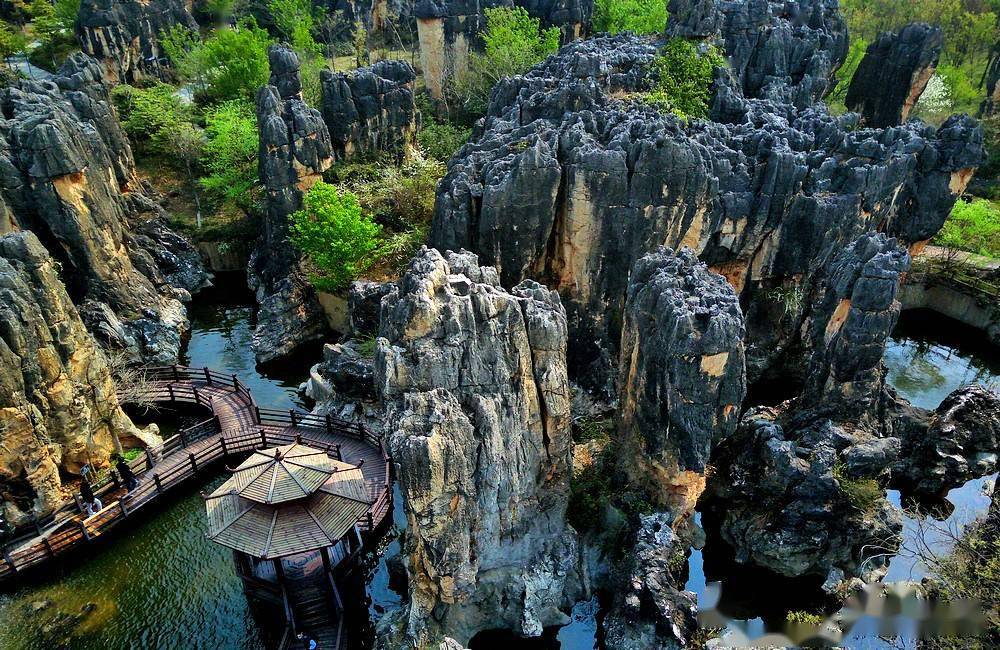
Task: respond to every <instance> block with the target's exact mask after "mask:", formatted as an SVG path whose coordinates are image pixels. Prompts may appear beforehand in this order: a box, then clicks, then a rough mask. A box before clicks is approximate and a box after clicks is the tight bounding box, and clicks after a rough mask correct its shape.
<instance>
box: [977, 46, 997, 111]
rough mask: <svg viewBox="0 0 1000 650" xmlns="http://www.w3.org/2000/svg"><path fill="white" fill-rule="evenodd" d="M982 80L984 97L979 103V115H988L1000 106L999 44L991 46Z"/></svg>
mask: <svg viewBox="0 0 1000 650" xmlns="http://www.w3.org/2000/svg"><path fill="white" fill-rule="evenodd" d="M983 80H984V81H985V82H986V97H985V99H983V102H982V103H981V104H980V105H979V116H980V117H990V116H992V115H994V114H996V112H997V109H998V108H1000V44H997V45H994V46H993V53H992V54H991V55H990V62H989V63H988V64H987V66H986V73H985V74H984V75H983Z"/></svg>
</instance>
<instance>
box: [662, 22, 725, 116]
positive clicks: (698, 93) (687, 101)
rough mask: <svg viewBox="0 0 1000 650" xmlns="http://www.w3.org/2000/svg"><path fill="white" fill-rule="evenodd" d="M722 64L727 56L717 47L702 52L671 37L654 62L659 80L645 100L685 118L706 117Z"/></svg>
mask: <svg viewBox="0 0 1000 650" xmlns="http://www.w3.org/2000/svg"><path fill="white" fill-rule="evenodd" d="M723 65H725V59H724V58H723V57H722V55H721V54H720V53H719V51H718V50H717V49H715V47H713V46H709V47H708V49H706V50H705V51H704V52H699V51H698V45H696V44H694V43H692V42H690V41H687V40H685V39H683V38H672V39H670V40H669V41H667V44H666V45H664V46H663V49H662V50H661V51H660V53H659V54H658V55H657V57H656V60H655V61H654V62H653V69H654V71H655V72H656V77H657V79H656V83H655V85H654V87H653V90H652V91H651V92H649V93H648V94H647V95H646V101H648V102H649V103H650V104H653V105H654V106H656V107H657V108H659V109H660V110H664V111H670V112H671V113H674V114H675V115H677V116H679V117H682V118H702V117H705V116H706V115H708V102H709V100H710V99H711V98H712V76H713V74H714V71H715V68H717V67H721V66H723Z"/></svg>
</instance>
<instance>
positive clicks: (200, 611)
mask: <svg viewBox="0 0 1000 650" xmlns="http://www.w3.org/2000/svg"><path fill="white" fill-rule="evenodd" d="M219 284H220V288H218V289H213V290H209V291H208V292H206V293H203V294H200V295H199V296H198V297H197V298H196V299H195V301H194V302H193V303H192V304H191V305H190V306H189V317H190V319H191V325H192V334H191V340H190V342H189V343H188V346H187V351H186V354H185V355H184V358H183V359H182V363H187V364H190V365H192V366H196V367H200V366H209V367H210V368H213V369H215V370H219V371H223V372H226V373H236V374H238V375H239V376H240V379H241V380H243V381H244V382H245V383H247V384H248V385H249V387H250V390H251V391H252V392H253V394H254V397H255V398H256V399H257V401H258V402H259V403H260V404H261V405H262V406H268V407H272V408H290V407H293V406H299V405H301V403H300V398H299V397H298V394H297V391H296V389H297V387H298V385H299V384H300V383H301V382H302V381H303V380H304V379H305V378H306V376H307V374H308V363H309V362H308V361H307V360H305V361H300V362H298V365H297V366H296V365H292V366H290V367H283V368H281V369H270V370H266V371H261V370H259V369H257V368H256V366H255V363H254V358H253V353H252V352H251V350H250V336H251V333H252V331H253V320H252V319H253V310H252V308H251V307H250V306H249V305H250V304H251V296H250V294H249V292H248V291H247V290H246V289H245V288H243V287H241V285H240V284H239V283H238V282H237V283H234V282H232V281H227V280H226V279H225V278H223V279H222V281H221V283H219ZM164 416H166V414H164ZM153 419H154V420H155V419H156V417H155V416H154V418H153ZM170 428H171V427H170V426H169V420H167V421H166V423H165V426H164V429H165V430H169V429H170ZM223 478H224V477H223V476H222V475H221V474H220V475H219V476H217V477H214V478H213V479H212V480H211V481H207V482H205V483H204V484H202V485H195V484H191V486H190V488H189V489H187V490H186V491H184V492H183V493H182V494H179V495H178V496H177V497H176V498H175V499H174V500H173V501H170V502H168V503H167V504H165V507H163V508H162V509H160V510H159V512H157V513H156V514H154V515H151V516H148V517H144V518H142V519H140V520H138V521H136V522H134V523H133V524H132V525H133V526H134V530H133V531H132V532H124V531H120V530H119V531H116V534H115V536H114V537H113V539H112V540H111V541H110V543H104V544H101V545H99V546H97V547H96V548H95V550H94V551H93V552H92V553H89V554H79V555H77V556H75V557H73V558H72V560H71V562H72V564H70V565H67V566H64V567H62V568H61V569H59V570H58V571H56V572H53V573H52V574H50V575H47V576H44V577H42V578H41V579H39V580H36V581H35V582H34V584H33V585H32V586H30V587H28V588H24V589H21V590H18V591H16V592H14V593H2V594H0V621H2V623H0V649H3V650H21V649H24V650H29V649H37V648H56V647H62V645H63V644H65V646H66V647H69V648H74V649H75V648H80V649H83V648H87V649H90V648H93V649H100V650H110V649H117V648H164V649H168V648H185V649H186V648H206V649H208V648H212V649H217V648H247V649H250V650H253V649H255V648H264V647H268V646H267V644H266V641H267V638H266V636H265V634H266V633H265V632H264V631H262V630H261V629H259V627H258V625H257V624H256V623H255V621H254V619H253V617H252V615H251V611H250V607H249V605H248V604H247V601H246V598H245V597H244V595H243V592H242V589H241V587H240V583H239V580H238V578H237V577H236V573H235V571H234V569H233V563H232V555H231V553H230V551H228V550H227V549H225V548H223V547H221V546H219V545H218V544H213V543H211V542H209V541H208V540H207V539H205V536H204V535H205V527H206V526H205V524H206V521H205V506H204V504H203V502H202V500H201V497H200V496H199V491H210V490H211V489H213V488H214V487H215V486H216V485H218V484H219V483H220V482H221V481H222V480H223ZM49 603H51V604H49ZM42 605H45V606H44V608H43V609H41V610H40V611H38V612H35V611H34V609H35V608H36V607H41V606H42ZM84 610H91V611H90V612H89V613H85V611H84Z"/></svg>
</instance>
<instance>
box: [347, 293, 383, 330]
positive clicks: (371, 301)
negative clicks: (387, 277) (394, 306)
mask: <svg viewBox="0 0 1000 650" xmlns="http://www.w3.org/2000/svg"><path fill="white" fill-rule="evenodd" d="M392 290H393V284H392V283H391V282H372V281H370V280H355V281H354V282H352V283H351V286H350V288H349V289H348V290H347V309H348V312H349V315H350V320H351V334H353V335H354V336H375V335H377V334H378V328H379V318H380V316H381V313H382V298H383V297H385V296H386V295H388V294H389V293H390V292H392Z"/></svg>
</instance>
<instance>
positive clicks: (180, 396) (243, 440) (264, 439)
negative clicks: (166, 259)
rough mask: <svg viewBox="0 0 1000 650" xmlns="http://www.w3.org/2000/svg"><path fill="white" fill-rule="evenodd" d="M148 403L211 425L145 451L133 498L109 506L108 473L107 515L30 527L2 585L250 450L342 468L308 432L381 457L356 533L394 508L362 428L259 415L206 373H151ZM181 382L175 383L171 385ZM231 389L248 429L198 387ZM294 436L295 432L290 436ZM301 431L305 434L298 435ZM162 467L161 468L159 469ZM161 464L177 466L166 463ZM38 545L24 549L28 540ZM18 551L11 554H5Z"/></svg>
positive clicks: (17, 542) (8, 557)
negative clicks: (225, 423)
mask: <svg viewBox="0 0 1000 650" xmlns="http://www.w3.org/2000/svg"><path fill="white" fill-rule="evenodd" d="M148 377H150V378H151V379H152V380H153V381H154V382H156V383H155V384H151V393H150V395H151V396H152V397H153V398H154V399H156V400H157V401H170V402H177V401H180V402H188V403H195V404H199V405H202V406H205V407H206V408H208V409H209V410H210V411H212V413H213V414H212V417H210V418H208V419H206V420H203V421H201V422H198V423H197V424H195V425H193V426H191V427H187V428H185V429H183V430H181V431H180V432H178V433H177V434H176V435H174V436H171V437H169V438H167V439H165V440H164V441H163V445H162V446H161V447H159V448H156V449H151V450H146V452H145V453H144V454H142V455H140V456H139V457H137V458H135V459H133V460H132V461H130V462H129V466H130V467H131V469H132V471H133V472H134V473H135V474H136V475H137V476H142V479H143V480H142V481H141V482H140V484H139V486H138V487H137V488H136V489H135V490H134V491H133V492H132V493H131V494H127V495H124V496H122V497H120V498H117V499H115V500H112V499H113V494H114V493H115V492H116V491H119V490H120V489H122V482H121V480H120V478H119V477H118V475H117V474H116V473H115V472H114V471H110V472H108V474H107V476H105V477H102V478H101V479H100V480H99V481H98V482H97V483H96V484H95V490H94V492H95V494H96V495H97V496H98V498H101V500H102V502H106V503H107V505H105V507H104V508H103V509H102V510H101V511H99V512H97V513H95V514H94V515H92V516H89V517H86V518H84V519H80V518H77V517H76V515H77V514H79V513H80V512H81V510H82V508H81V504H80V503H79V502H73V501H71V502H68V503H66V504H64V505H63V506H62V507H61V508H59V509H58V510H57V511H56V512H55V513H54V514H53V515H50V516H49V517H46V518H45V519H40V520H38V521H36V522H33V525H32V526H31V530H30V531H26V532H25V533H24V534H20V535H18V536H17V537H16V538H15V539H13V540H9V541H8V542H6V543H5V544H4V549H3V558H2V560H3V561H2V562H0V581H2V580H4V579H7V578H10V577H11V576H13V575H15V574H17V573H18V572H20V571H23V570H24V569H27V568H30V567H33V566H35V565H38V564H40V563H42V562H44V561H46V560H48V559H51V558H55V557H58V556H60V555H62V554H64V553H67V552H69V551H70V550H72V549H73V548H75V547H77V546H78V545H80V544H85V543H88V542H92V541H94V540H95V539H97V538H99V537H101V536H102V535H104V534H105V533H107V532H108V531H109V530H111V529H112V528H114V527H115V526H116V525H118V524H119V523H121V522H122V521H125V520H126V519H128V518H130V517H132V516H133V515H134V514H135V513H137V512H139V511H141V510H143V509H144V508H145V507H147V506H148V505H149V504H151V503H152V502H154V501H155V500H156V498H157V497H158V496H160V495H162V494H163V493H165V492H167V491H168V490H170V489H172V488H174V487H176V486H178V485H180V484H182V483H184V482H185V481H187V480H189V479H191V478H193V477H196V476H198V475H200V474H201V473H202V472H204V471H205V470H206V469H207V468H209V467H210V466H212V465H213V464H215V463H217V462H219V461H221V460H223V459H225V458H227V457H230V456H234V455H242V454H247V453H249V452H252V451H254V450H256V449H262V448H266V447H273V446H278V445H286V444H290V443H291V442H293V441H295V440H296V439H299V440H301V442H302V443H303V444H306V445H309V446H311V447H315V448H317V449H320V450H323V451H325V452H327V453H328V454H331V455H332V456H334V457H335V458H337V459H339V460H343V456H342V454H341V445H340V444H337V443H331V442H328V441H325V440H321V439H317V438H313V437H310V436H309V433H308V432H309V431H310V430H311V431H315V432H321V433H324V434H331V435H333V434H336V435H341V436H345V437H352V438H357V439H358V440H360V441H362V442H364V443H366V444H368V445H371V446H373V447H375V448H377V449H379V450H380V451H381V454H382V460H383V462H384V463H385V477H386V478H385V483H384V485H383V486H382V489H381V490H380V491H379V496H378V497H377V499H376V501H375V503H374V504H373V505H372V507H371V508H370V509H369V510H368V512H367V513H366V514H365V516H364V517H362V519H360V520H359V521H358V527H359V528H360V529H361V530H372V529H374V528H375V527H376V525H377V524H378V523H379V522H381V521H382V520H383V518H384V517H385V516H386V515H387V514H388V512H389V510H390V509H391V508H392V490H391V472H392V463H391V459H390V457H389V453H388V450H387V448H386V446H385V442H384V440H383V439H382V437H381V436H376V435H374V434H373V433H372V432H370V431H368V430H367V429H366V428H364V427H361V426H359V425H356V424H354V423H350V422H345V421H343V420H339V419H336V418H332V417H328V416H319V415H313V414H310V413H304V412H298V411H294V410H290V411H283V410H277V409H260V408H258V407H257V404H256V402H255V401H254V399H253V396H252V395H251V394H250V391H249V390H248V389H247V388H246V386H245V385H244V384H243V383H242V382H240V381H239V379H238V378H236V377H235V376H232V377H226V376H224V375H221V374H219V373H215V372H212V371H210V370H208V369H207V368H206V369H193V368H186V367H183V366H170V367H166V368H153V369H150V371H149V375H148ZM177 382H180V383H177ZM206 386H211V387H213V388H226V389H228V388H232V390H233V392H234V393H235V394H236V395H237V396H238V398H239V401H241V402H243V403H244V404H245V406H246V408H248V409H253V413H254V418H253V419H254V421H256V423H257V426H256V427H254V428H253V429H231V430H226V431H222V429H221V425H220V418H219V415H218V414H216V413H215V408H214V404H213V400H212V397H211V395H210V394H209V392H210V391H205V390H204V387H206ZM292 428H294V429H298V430H299V431H295V430H292ZM302 430H305V433H303V432H302ZM157 461H160V462H157ZM166 461H176V462H169V463H166V465H167V466H164V463H165V462H166ZM39 537H40V541H38V542H36V543H34V544H30V545H26V543H28V542H29V541H30V540H31V539H34V538H39ZM11 549H16V550H11Z"/></svg>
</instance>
